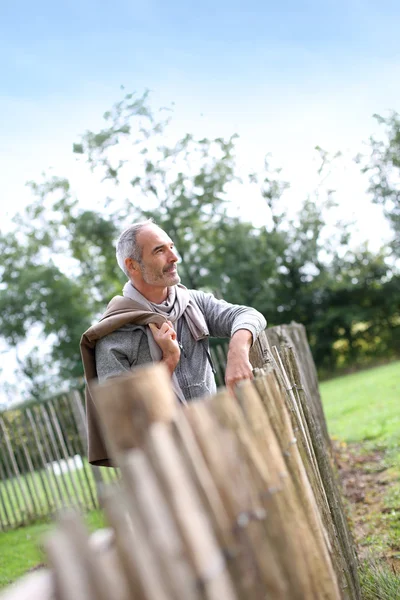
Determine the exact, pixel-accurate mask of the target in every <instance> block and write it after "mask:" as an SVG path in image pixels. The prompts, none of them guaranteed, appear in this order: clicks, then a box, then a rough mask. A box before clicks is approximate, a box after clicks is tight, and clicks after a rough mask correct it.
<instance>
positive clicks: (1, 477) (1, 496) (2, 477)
mask: <svg viewBox="0 0 400 600" xmlns="http://www.w3.org/2000/svg"><path fill="white" fill-rule="evenodd" d="M0 483H2V484H3V485H2V486H1V487H0V503H1V506H2V507H3V511H4V521H5V522H4V521H3V519H2V520H1V523H2V528H3V529H7V528H8V527H11V526H12V525H13V521H12V520H11V518H10V516H9V511H8V508H7V504H6V499H8V501H9V504H10V512H12V514H13V516H14V522H16V521H17V519H16V516H15V514H14V504H13V502H12V499H11V497H10V493H9V490H8V478H7V475H6V474H5V472H4V469H3V463H2V461H1V460H0ZM5 496H6V498H5Z"/></svg>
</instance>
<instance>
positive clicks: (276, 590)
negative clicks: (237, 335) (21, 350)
mask: <svg viewBox="0 0 400 600" xmlns="http://www.w3.org/2000/svg"><path fill="white" fill-rule="evenodd" d="M251 360H252V363H253V366H254V367H255V373H256V378H255V380H254V382H243V383H242V384H241V385H240V386H239V387H238V388H237V392H236V398H233V396H231V395H230V394H229V393H227V392H226V391H220V392H219V393H218V394H217V395H215V396H213V397H209V398H207V399H203V401H195V402H192V403H190V404H189V405H188V406H183V407H182V406H178V405H177V403H176V400H175V397H174V394H173V391H172V388H171V382H170V377H169V376H168V373H167V371H166V369H165V367H164V366H163V365H152V366H147V367H143V368H140V369H137V370H135V371H133V372H132V373H129V374H126V375H125V376H123V377H121V378H117V379H115V380H110V381H109V382H106V383H105V384H103V385H102V386H98V388H97V392H96V403H97V406H98V409H99V413H100V416H101V420H102V424H103V428H104V434H105V437H106V440H107V445H108V447H109V451H110V453H111V455H112V457H113V459H114V461H115V463H116V464H118V466H119V467H120V472H121V479H120V480H119V482H118V484H115V483H114V484H110V485H109V486H107V489H105V490H104V491H103V493H102V506H103V508H104V510H105V514H106V518H107V520H108V522H109V524H110V527H111V529H110V533H108V534H107V532H104V534H105V541H104V539H103V540H102V541H101V543H98V542H97V541H96V540H97V539H98V538H96V539H92V538H90V537H89V535H88V533H87V531H86V530H85V527H84V525H83V521H81V519H80V518H78V517H77V516H76V515H75V514H65V515H64V517H62V518H61V519H60V520H59V522H58V525H57V527H56V529H55V530H54V532H53V533H52V534H51V535H50V536H49V537H48V539H47V540H46V543H45V547H46V551H47V555H48V559H49V564H50V567H51V569H50V570H48V571H47V570H46V571H43V572H42V573H40V574H36V575H34V576H28V578H27V579H26V580H24V581H22V582H20V584H19V585H17V586H16V587H14V588H13V589H12V590H10V591H9V592H7V593H6V594H5V595H4V600H11V598H12V599H18V600H24V599H25V598H29V600H36V599H39V598H40V600H47V599H50V598H53V597H56V598H61V599H62V600H79V599H81V598H82V600H83V599H84V598H85V599H87V600H97V599H101V600H108V599H111V598H113V599H114V598H115V599H117V600H129V599H136V598H140V599H141V600H222V599H224V600H248V599H250V598H251V599H252V600H253V599H254V600H264V599H266V598H271V599H272V600H321V599H326V600H339V599H343V600H358V599H359V598H360V588H359V582H358V578H357V562H356V556H355V552H354V546H353V543H352V539H351V536H350V534H349V530H348V526H347V521H346V518H345V513H344V511H343V507H342V502H341V494H340V490H339V487H338V485H337V482H336V476H335V470H334V468H333V465H332V458H331V454H330V443H329V438H328V435H327V430H326V424H325V419H324V417H323V411H322V406H321V402H320V398H319V394H318V384H317V379H316V373H315V368H314V365H313V362H312V359H311V355H310V354H309V349H308V345H307V340H306V337H305V332H304V328H302V327H301V326H298V325H295V324H293V325H291V326H286V327H279V328H275V329H274V330H273V331H269V332H267V337H265V336H261V337H260V339H259V341H258V342H257V344H256V345H255V347H254V348H253V350H252V355H251Z"/></svg>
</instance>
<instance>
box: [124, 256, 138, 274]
mask: <svg viewBox="0 0 400 600" xmlns="http://www.w3.org/2000/svg"><path fill="white" fill-rule="evenodd" d="M125 267H126V269H127V271H128V273H131V272H134V273H136V272H137V271H138V269H139V265H138V263H137V261H136V260H133V258H126V259H125Z"/></svg>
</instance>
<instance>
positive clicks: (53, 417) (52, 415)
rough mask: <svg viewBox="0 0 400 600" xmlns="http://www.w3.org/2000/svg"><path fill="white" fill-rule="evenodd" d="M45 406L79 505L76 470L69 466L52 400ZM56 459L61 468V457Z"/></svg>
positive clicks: (68, 458)
mask: <svg viewBox="0 0 400 600" xmlns="http://www.w3.org/2000/svg"><path fill="white" fill-rule="evenodd" d="M47 408H48V410H49V412H50V419H51V421H52V423H53V429H54V430H55V432H56V435H57V438H58V441H59V444H60V447H61V451H62V455H63V456H64V460H65V462H66V466H67V472H68V474H69V478H70V481H71V485H72V488H73V491H74V493H75V501H76V503H77V504H78V505H80V504H81V502H80V498H79V492H78V488H77V487H76V481H75V477H76V471H75V472H74V471H73V470H72V469H71V466H70V457H69V454H68V450H67V447H66V445H65V441H64V436H63V434H62V432H61V429H60V424H59V422H58V419H57V416H56V414H55V411H54V406H53V404H52V402H47ZM49 426H50V427H51V424H50V422H49ZM54 443H55V446H56V447H57V444H56V440H54ZM57 455H58V456H60V454H59V452H57ZM71 459H72V460H73V457H72V456H71ZM58 460H59V464H60V468H61V459H60V458H59V459H58ZM67 487H68V486H67ZM71 502H73V499H72V498H71Z"/></svg>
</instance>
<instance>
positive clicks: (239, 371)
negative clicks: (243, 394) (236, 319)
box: [225, 329, 253, 391]
mask: <svg viewBox="0 0 400 600" xmlns="http://www.w3.org/2000/svg"><path fill="white" fill-rule="evenodd" d="M252 341H253V337H252V333H251V332H250V331H248V330H247V329H238V330H237V331H236V333H234V334H233V336H232V338H231V341H230V343H229V350H228V357H227V361H226V370H225V384H226V387H227V388H228V389H230V390H231V391H233V389H234V387H235V385H236V384H237V383H238V382H239V381H243V379H253V367H252V366H251V363H250V360H249V350H250V348H251V346H252Z"/></svg>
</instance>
